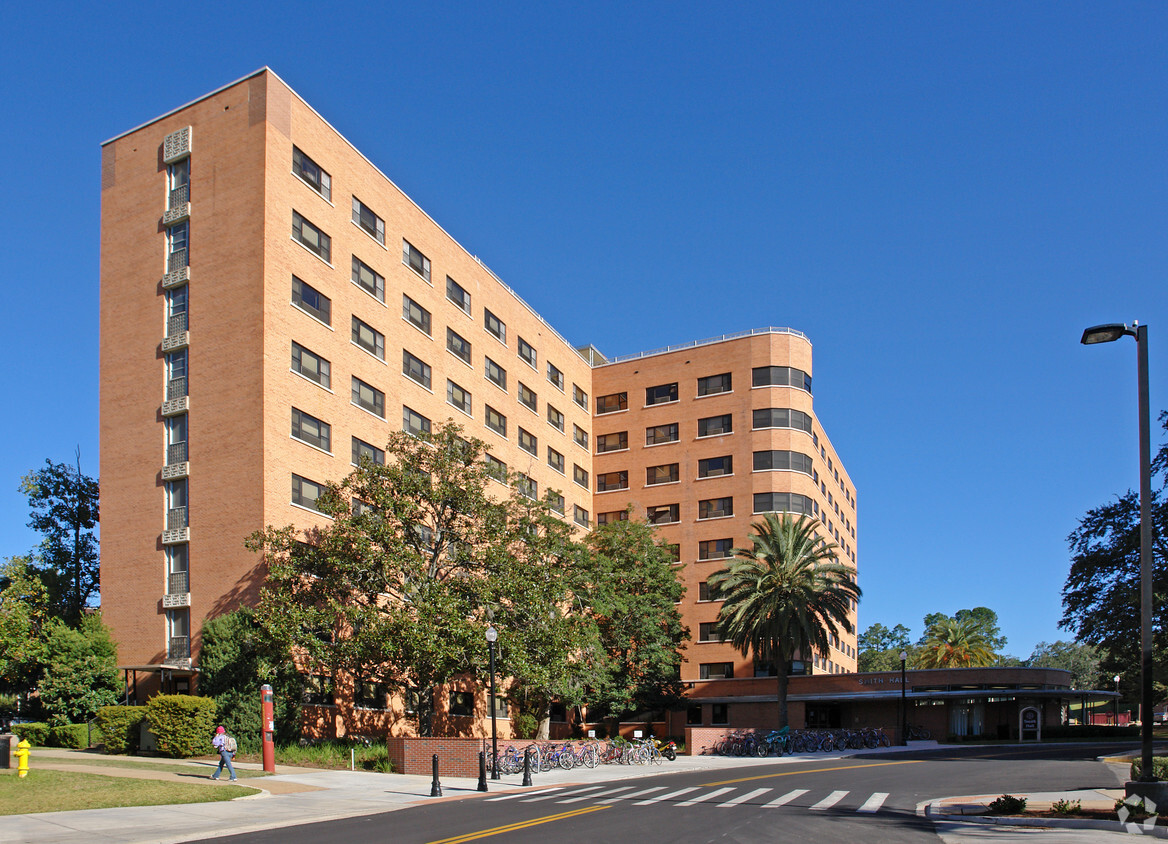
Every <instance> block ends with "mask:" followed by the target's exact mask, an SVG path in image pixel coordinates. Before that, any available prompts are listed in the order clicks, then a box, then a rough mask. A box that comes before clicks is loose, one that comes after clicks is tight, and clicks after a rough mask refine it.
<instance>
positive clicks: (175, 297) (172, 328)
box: [166, 284, 190, 337]
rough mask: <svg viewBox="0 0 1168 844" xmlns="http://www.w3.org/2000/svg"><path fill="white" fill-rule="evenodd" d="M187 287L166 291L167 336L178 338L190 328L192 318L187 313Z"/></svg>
mask: <svg viewBox="0 0 1168 844" xmlns="http://www.w3.org/2000/svg"><path fill="white" fill-rule="evenodd" d="M188 296H189V291H188V288H187V285H185V284H184V285H183V286H182V287H176V288H174V289H173V290H167V291H166V336H167V337H176V336H178V335H179V334H182V333H183V332H184V331H187V330H188V329H189V328H190V318H189V314H188V313H187V305H188V302H187V298H188Z"/></svg>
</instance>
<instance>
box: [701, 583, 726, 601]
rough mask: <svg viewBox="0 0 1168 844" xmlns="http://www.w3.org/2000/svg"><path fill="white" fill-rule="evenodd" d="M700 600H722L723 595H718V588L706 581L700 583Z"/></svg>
mask: <svg viewBox="0 0 1168 844" xmlns="http://www.w3.org/2000/svg"><path fill="white" fill-rule="evenodd" d="M698 600H699V601H720V600H722V599H721V596H719V595H718V590H717V589H715V588H714V587H713V586H711V585H710V584H709V583H707V582H706V581H704V580H703V581H702V582H701V583H699V584H698Z"/></svg>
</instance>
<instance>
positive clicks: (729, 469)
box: [698, 454, 734, 478]
mask: <svg viewBox="0 0 1168 844" xmlns="http://www.w3.org/2000/svg"><path fill="white" fill-rule="evenodd" d="M733 474H734V458H733V457H731V456H730V455H729V454H727V455H726V456H725V457H707V458H705V459H704V460H699V461H698V477H699V478H716V477H718V476H719V475H733Z"/></svg>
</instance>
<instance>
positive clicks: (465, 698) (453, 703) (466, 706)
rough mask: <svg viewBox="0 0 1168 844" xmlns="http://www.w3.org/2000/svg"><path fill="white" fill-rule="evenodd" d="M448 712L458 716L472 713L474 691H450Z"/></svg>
mask: <svg viewBox="0 0 1168 844" xmlns="http://www.w3.org/2000/svg"><path fill="white" fill-rule="evenodd" d="M450 714H451V715H457V716H459V717H466V716H469V715H474V693H473V692H451V693H450Z"/></svg>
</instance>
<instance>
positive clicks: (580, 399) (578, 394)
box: [572, 384, 588, 410]
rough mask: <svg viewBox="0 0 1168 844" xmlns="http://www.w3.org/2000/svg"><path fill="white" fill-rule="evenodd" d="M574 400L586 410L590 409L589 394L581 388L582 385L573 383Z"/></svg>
mask: <svg viewBox="0 0 1168 844" xmlns="http://www.w3.org/2000/svg"><path fill="white" fill-rule="evenodd" d="M572 401H574V402H576V404H578V405H580V407H582V408H584V409H585V410H587V409H588V394H587V393H586V392H584V391H583V390H581V389H580V385H578V384H573V385H572Z"/></svg>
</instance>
